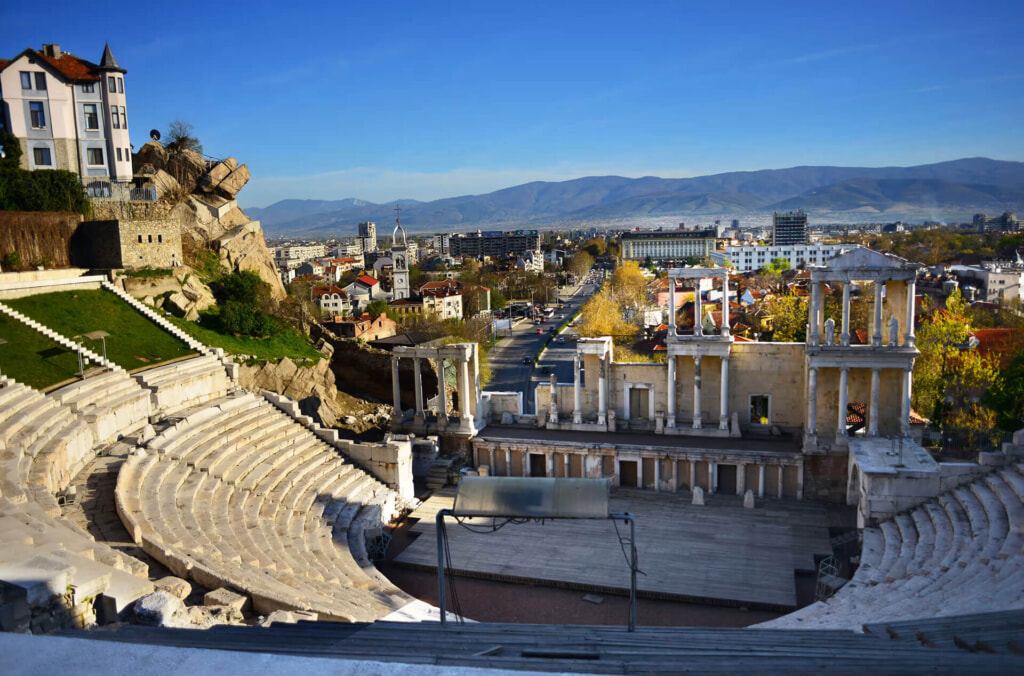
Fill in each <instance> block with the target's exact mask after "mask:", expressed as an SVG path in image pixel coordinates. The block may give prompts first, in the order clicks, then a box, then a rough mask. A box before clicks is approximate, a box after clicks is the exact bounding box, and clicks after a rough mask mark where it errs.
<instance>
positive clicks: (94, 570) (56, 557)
mask: <svg viewBox="0 0 1024 676" xmlns="http://www.w3.org/2000/svg"><path fill="white" fill-rule="evenodd" d="M120 375H122V377H123V374H120ZM83 394H84V393H83ZM0 439H2V442H0V579H2V580H4V581H6V582H8V583H11V584H14V585H16V586H19V587H21V588H23V589H24V590H25V591H26V594H27V595H28V596H29V597H30V598H33V599H35V600H36V601H39V602H43V601H45V600H46V599H47V598H48V596H47V595H53V594H64V593H65V590H66V589H68V588H73V589H74V590H75V593H76V596H77V598H79V599H85V598H96V597H97V595H100V594H102V597H98V598H100V599H101V600H102V602H103V603H104V604H109V606H110V608H111V609H112V611H113V612H120V611H121V610H123V609H124V607H125V606H126V605H127V604H128V603H131V602H132V601H134V600H135V599H137V598H139V597H141V596H143V595H145V594H147V593H149V592H150V591H152V589H153V586H152V584H150V582H149V580H148V579H147V574H148V566H146V564H145V563H143V562H142V561H140V560H138V559H135V558H133V557H131V556H128V555H126V554H123V553H121V552H119V551H117V550H115V549H112V548H110V547H109V546H107V545H105V544H102V543H98V542H96V541H95V540H94V539H93V538H92V537H91V536H90V535H89V534H88V533H87V532H85V531H83V530H82V529H81V528H80V527H79V526H77V525H76V524H74V523H73V522H71V521H69V520H65V519H63V518H62V517H61V508H60V506H59V505H58V503H57V498H56V494H57V493H58V492H60V491H63V490H64V489H66V488H67V487H68V485H69V483H70V481H71V479H72V478H73V477H74V476H75V474H77V473H78V472H79V471H80V469H81V468H82V467H83V466H84V465H85V464H87V463H88V462H89V461H90V460H91V459H92V457H93V449H94V446H95V437H94V434H93V431H92V425H90V424H89V423H88V422H86V420H83V419H82V418H81V417H80V416H78V415H76V414H75V412H74V411H73V409H72V408H71V407H69V406H64V405H62V404H61V403H60V401H59V400H58V399H57V398H55V397H48V396H44V395H43V394H42V393H40V392H37V391H35V390H33V389H32V388H29V387H26V386H24V385H21V384H20V383H17V382H15V381H13V380H9V379H4V380H2V381H0ZM33 571H34V572H33Z"/></svg>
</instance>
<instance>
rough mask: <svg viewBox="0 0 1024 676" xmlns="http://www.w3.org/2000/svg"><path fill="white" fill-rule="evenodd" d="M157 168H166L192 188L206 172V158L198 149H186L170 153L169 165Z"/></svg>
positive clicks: (182, 182) (178, 179)
mask: <svg viewBox="0 0 1024 676" xmlns="http://www.w3.org/2000/svg"><path fill="white" fill-rule="evenodd" d="M154 166H156V165H154ZM156 168H157V169H165V170H166V171H167V173H168V174H170V175H171V176H173V177H174V178H175V179H176V180H177V181H178V183H180V184H181V185H183V186H184V187H186V188H188V189H190V190H191V189H193V188H194V187H195V186H196V184H197V183H198V182H199V179H200V178H201V177H202V175H203V174H205V173H206V160H205V159H203V156H202V155H200V154H199V153H197V152H196V151H194V150H188V149H185V150H179V151H178V152H175V153H170V155H169V156H168V158H167V166H166V167H159V166H157V167H156Z"/></svg>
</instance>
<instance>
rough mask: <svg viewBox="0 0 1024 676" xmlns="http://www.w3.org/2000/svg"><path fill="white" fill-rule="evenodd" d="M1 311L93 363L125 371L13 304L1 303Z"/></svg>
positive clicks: (117, 370) (112, 369)
mask: <svg viewBox="0 0 1024 676" xmlns="http://www.w3.org/2000/svg"><path fill="white" fill-rule="evenodd" d="M0 313H3V314H5V315H7V316H8V317H11V318H12V319H16V320H18V321H19V322H21V323H22V324H24V325H26V326H28V327H29V328H32V329H35V330H36V331H38V332H39V333H41V334H43V335H44V336H46V337H47V338H49V339H50V340H52V341H53V342H55V343H57V344H58V345H61V346H62V347H66V348H67V349H69V350H72V351H73V352H77V353H78V354H80V355H82V358H83V359H88V360H89V361H91V362H92V363H94V364H98V365H100V366H102V367H104V368H108V369H110V370H111V371H116V372H118V373H124V372H125V370H124V369H123V368H121V367H120V366H118V365H117V364H115V363H114V362H112V361H108V360H106V359H104V358H103V357H101V356H100V355H98V354H96V353H95V352H93V351H92V350H90V349H88V348H86V347H84V346H82V345H79V344H78V343H76V342H75V341H73V340H71V339H70V338H65V337H64V336H62V335H60V334H59V333H57V332H56V331H54V330H52V329H49V328H47V327H45V326H43V325H42V324H40V323H39V322H37V321H35V320H34V319H32V318H30V317H26V316H25V315H23V314H22V313H20V312H18V311H17V310H15V309H14V308H12V307H11V306H9V305H6V304H5V303H0Z"/></svg>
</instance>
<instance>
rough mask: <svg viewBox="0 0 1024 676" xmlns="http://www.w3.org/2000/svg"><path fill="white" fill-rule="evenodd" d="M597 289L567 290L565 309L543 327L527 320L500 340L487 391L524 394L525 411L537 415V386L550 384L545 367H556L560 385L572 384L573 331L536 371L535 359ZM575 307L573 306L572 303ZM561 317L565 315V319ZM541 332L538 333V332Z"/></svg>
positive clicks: (493, 355)
mask: <svg viewBox="0 0 1024 676" xmlns="http://www.w3.org/2000/svg"><path fill="white" fill-rule="evenodd" d="M596 289H597V287H596V285H593V284H585V285H583V286H580V287H575V288H572V287H570V288H566V289H564V290H563V291H562V292H561V293H559V296H558V297H559V299H560V300H562V301H564V302H565V303H566V308H565V310H560V311H556V312H555V316H554V317H552V318H551V319H548V320H547V321H546V322H544V323H543V324H539V325H536V326H535V325H534V324H533V322H530V321H523V322H520V323H519V324H518V325H517V326H515V327H514V328H513V329H512V333H511V335H509V336H508V337H507V338H504V339H503V340H501V341H499V342H498V344H497V345H495V347H494V349H493V350H491V353H490V361H491V374H492V375H491V382H489V383H488V384H487V389H488V390H490V391H495V392H522V393H523V408H524V412H526V413H532V412H533V385H534V384H536V383H538V382H542V381H543V382H547V381H548V380H549V379H550V376H549V375H541V369H542V367H543V366H547V367H548V368H554V369H556V370H555V373H556V374H557V375H558V381H559V382H572V377H573V375H572V355H573V350H574V348H575V346H576V344H575V342H572V341H570V340H569V338H568V336H569V335H570V331H571V329H570V330H569V331H566V332H565V333H564V334H562V335H564V336H566V342H565V343H564V344H559V343H557V342H552V343H551V346H550V347H549V348H548V350H547V352H545V353H544V360H543V361H542V362H540V363H539V364H538V366H537V368H536V369H535V368H534V367H533V357H534V355H536V354H537V353H538V352H539V351H540V349H541V347H543V345H544V341H545V340H547V337H548V330H549V329H550V328H551V327H552V326H555V327H557V326H559V325H560V324H561V323H562V322H563V321H564V320H565V318H566V317H569V316H570V315H571V314H572V313H573V312H575V311H576V310H577V309H578V308H579V307H580V306H581V305H582V304H583V303H585V302H586V301H587V300H588V299H589V298H590V297H591V296H592V295H594V291H595V290H596ZM570 303H571V304H572V307H569V304H570ZM559 315H562V316H561V317H560V316H559ZM538 328H539V329H541V330H542V332H541V333H539V334H538V333H537V329H538ZM524 358H529V362H530V363H529V364H524V363H523V359H524Z"/></svg>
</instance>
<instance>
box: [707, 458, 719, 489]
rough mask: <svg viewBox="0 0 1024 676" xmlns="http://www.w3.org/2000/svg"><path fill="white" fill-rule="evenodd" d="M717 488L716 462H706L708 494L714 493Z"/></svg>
mask: <svg viewBox="0 0 1024 676" xmlns="http://www.w3.org/2000/svg"><path fill="white" fill-rule="evenodd" d="M717 488H718V463H717V462H709V463H708V495H714V493H715V490H716V489H717Z"/></svg>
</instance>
